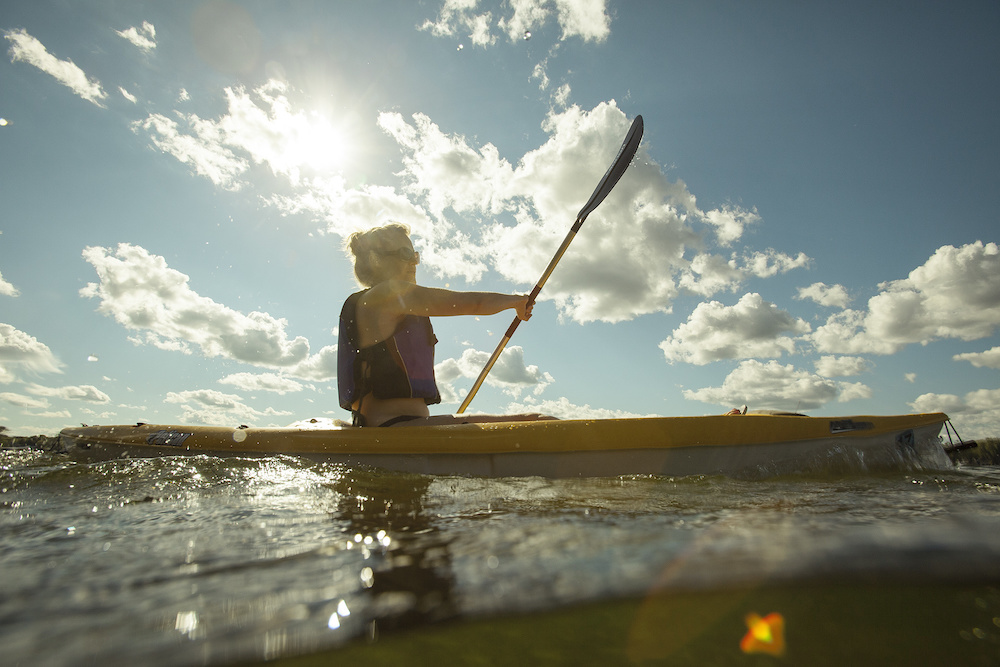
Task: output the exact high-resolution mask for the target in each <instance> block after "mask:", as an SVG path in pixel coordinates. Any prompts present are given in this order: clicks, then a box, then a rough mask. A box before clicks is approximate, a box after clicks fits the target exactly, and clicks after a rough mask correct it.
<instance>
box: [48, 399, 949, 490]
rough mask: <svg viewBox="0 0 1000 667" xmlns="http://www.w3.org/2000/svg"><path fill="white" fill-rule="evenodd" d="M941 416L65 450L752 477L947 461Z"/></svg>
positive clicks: (624, 422) (442, 429)
mask: <svg viewBox="0 0 1000 667" xmlns="http://www.w3.org/2000/svg"><path fill="white" fill-rule="evenodd" d="M947 420H948V417H947V416H946V415H944V414H942V413H929V414H918V415H897V416H852V417H828V418H827V417H804V416H792V415H762V414H761V415H758V414H749V415H739V416H730V415H719V416H704V417H656V418H640V419H597V420H549V421H538V422H497V423H489V424H454V425H447V426H410V427H405V426H403V427H395V428H355V427H351V426H322V427H310V426H309V425H308V424H306V423H299V424H298V425H296V426H293V427H283V428H273V427H270V428H248V427H240V428H227V427H220V426H164V425H153V424H136V425H127V426H83V427H78V428H67V429H64V430H63V431H62V432H61V433H60V441H61V443H62V444H63V447H64V448H65V449H66V450H67V451H70V452H71V453H75V454H80V455H83V456H88V457H92V458H101V459H108V458H126V457H137V456H138V457H144V456H145V457H148V456H176V455H198V454H203V455H210V456H239V457H247V456H269V455H278V454H284V455H289V456H302V457H307V458H310V459H317V460H323V461H331V462H335V463H344V464H347V465H351V466H357V465H361V466H371V467H375V468H383V469H387V470H395V471H402V472H412V473H420V474H433V475H473V476H485V477H507V476H543V477H605V476H620V475H668V476H683V475H714V474H724V475H745V474H781V473H786V472H798V471H808V470H815V469H827V470H828V469H830V468H831V466H832V467H834V468H836V467H837V466H838V465H841V464H843V465H846V466H853V467H855V468H856V467H858V466H861V467H863V468H864V469H876V468H882V467H898V466H899V465H900V464H913V463H915V464H917V465H930V466H938V467H946V466H947V465H949V464H948V458H947V456H945V454H944V450H943V448H942V446H941V443H940V439H939V433H940V431H941V428H942V426H943V425H944V423H945V422H946V421H947Z"/></svg>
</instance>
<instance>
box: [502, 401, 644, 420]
mask: <svg viewBox="0 0 1000 667" xmlns="http://www.w3.org/2000/svg"><path fill="white" fill-rule="evenodd" d="M526 412H527V413H531V412H537V413H541V414H544V415H549V416H551V417H558V418H559V419H638V418H640V417H656V416H657V415H653V414H644V415H643V414H639V413H636V412H627V411H625V410H608V409H606V408H592V407H590V405H575V404H573V403H570V401H569V399H568V398H566V397H565V396H563V397H560V398H557V399H555V400H540V399H536V398H534V397H532V396H527V397H525V399H524V400H523V401H521V402H513V403H510V404H509V405H507V408H506V410H505V411H504V413H505V414H516V413H526Z"/></svg>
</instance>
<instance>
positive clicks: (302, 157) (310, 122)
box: [288, 112, 352, 173]
mask: <svg viewBox="0 0 1000 667" xmlns="http://www.w3.org/2000/svg"><path fill="white" fill-rule="evenodd" d="M302 119H303V125H302V127H301V128H300V129H299V131H298V132H296V133H295V141H294V142H293V143H292V144H291V145H290V146H289V147H288V148H289V150H290V152H291V155H290V156H289V157H290V158H292V159H293V160H294V161H295V162H296V163H297V164H299V165H301V166H302V167H303V168H304V169H308V170H311V171H315V172H317V173H328V172H339V171H342V170H343V169H344V168H345V167H346V166H347V165H348V164H349V162H350V156H351V152H352V147H351V141H350V138H349V137H348V134H347V132H346V131H344V130H343V129H342V128H341V127H339V126H338V125H337V124H336V123H335V122H334V121H333V120H332V119H331V118H329V117H328V116H326V115H324V114H322V113H320V112H311V113H308V114H305V115H304V116H302Z"/></svg>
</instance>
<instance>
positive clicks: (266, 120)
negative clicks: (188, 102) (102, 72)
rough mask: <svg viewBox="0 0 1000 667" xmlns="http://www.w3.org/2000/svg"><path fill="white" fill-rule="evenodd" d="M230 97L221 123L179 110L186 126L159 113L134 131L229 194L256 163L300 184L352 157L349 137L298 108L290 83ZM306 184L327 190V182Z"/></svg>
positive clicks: (231, 92)
mask: <svg viewBox="0 0 1000 667" xmlns="http://www.w3.org/2000/svg"><path fill="white" fill-rule="evenodd" d="M182 93H183V94H184V95H186V92H184V91H182ZM123 94H124V91H123ZM225 96H226V102H227V106H228V110H227V113H225V114H222V115H221V116H219V117H218V118H216V119H203V118H200V117H198V116H197V115H195V114H182V113H179V112H178V113H177V117H178V118H180V120H181V121H182V123H183V126H182V124H181V123H179V122H178V121H175V120H173V119H171V118H169V117H167V116H164V115H163V114H155V113H154V114H150V115H149V117H148V118H146V119H145V120H143V121H136V122H135V123H133V124H132V129H133V130H135V131H138V130H140V129H141V130H145V131H146V132H147V133H148V134H149V136H150V140H151V141H152V142H153V145H155V146H156V147H157V148H159V149H160V150H162V151H163V152H165V153H167V154H169V155H172V156H173V157H175V158H176V159H177V160H179V161H181V162H183V163H184V164H188V165H190V166H191V167H193V168H194V170H195V172H196V173H198V174H199V175H201V176H204V177H206V178H209V179H210V180H211V181H212V182H213V183H215V184H216V185H218V186H220V187H223V188H226V189H228V190H238V189H240V188H241V187H243V186H244V185H245V184H244V183H243V182H241V181H240V177H241V176H242V175H243V174H244V173H245V172H247V171H248V170H249V169H250V165H251V162H252V163H253V164H263V165H266V166H267V167H268V168H269V169H270V170H271V172H272V173H273V174H275V175H280V176H283V177H285V178H286V179H288V181H289V183H291V184H292V185H293V186H298V185H300V184H302V181H303V179H304V178H305V176H304V174H305V173H309V174H315V175H324V174H328V173H330V172H333V171H336V169H338V168H339V167H340V166H341V165H342V164H343V163H344V162H345V161H346V160H347V159H348V157H349V155H350V145H349V142H348V141H347V139H346V137H345V135H344V133H343V132H342V131H341V130H340V129H339V128H338V127H336V126H335V124H334V123H333V122H332V121H331V120H330V119H329V118H328V117H326V116H324V115H322V114H319V113H317V112H308V113H307V112H306V111H303V110H301V109H296V108H295V107H294V105H293V104H292V102H291V101H290V100H289V98H288V88H287V85H286V84H285V83H282V82H280V81H275V80H270V81H268V82H266V83H265V84H263V85H261V86H259V87H257V88H255V89H254V90H253V91H252V92H247V90H246V89H245V88H243V87H235V88H226V89H225ZM341 180H342V179H341ZM305 185H307V186H308V187H309V189H310V190H318V191H320V192H322V191H323V190H324V189H325V187H326V186H327V183H325V182H322V181H320V182H317V183H316V184H311V183H309V184H305Z"/></svg>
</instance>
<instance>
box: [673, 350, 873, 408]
mask: <svg viewBox="0 0 1000 667" xmlns="http://www.w3.org/2000/svg"><path fill="white" fill-rule="evenodd" d="M683 395H684V398H686V399H689V400H695V401H702V402H704V403H714V404H717V405H721V406H725V407H733V406H737V405H744V404H745V405H748V406H750V407H751V408H752V409H773V410H790V411H800V410H814V409H816V408H820V407H822V406H824V405H826V404H827V403H830V402H831V401H834V400H837V401H840V402H845V401H849V400H854V399H858V398H861V399H866V398H871V395H872V392H871V389H870V388H869V387H867V386H865V385H864V384H861V383H848V382H835V381H834V380H831V379H829V378H825V377H821V376H819V375H815V374H812V373H809V372H807V371H801V370H797V369H796V368H795V367H794V366H793V365H792V364H788V365H782V364H780V363H778V362H777V361H773V360H772V361H768V362H767V363H761V362H759V361H756V360H754V359H751V360H747V361H743V362H740V365H739V366H737V367H736V369H734V370H733V371H732V372H731V373H730V374H729V375H728V376H726V379H725V380H723V382H722V386H721V387H705V388H702V389H696V390H684V392H683Z"/></svg>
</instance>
